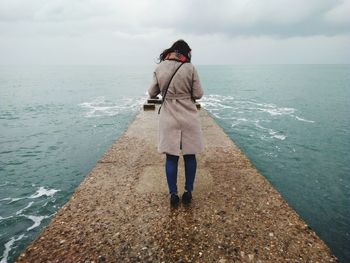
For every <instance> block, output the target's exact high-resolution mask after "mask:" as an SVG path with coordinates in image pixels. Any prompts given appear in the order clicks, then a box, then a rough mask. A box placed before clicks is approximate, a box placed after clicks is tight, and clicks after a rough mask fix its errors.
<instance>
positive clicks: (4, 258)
mask: <svg viewBox="0 0 350 263" xmlns="http://www.w3.org/2000/svg"><path fill="white" fill-rule="evenodd" d="M23 237H25V235H24V234H21V235H19V236H18V237H17V238H15V237H11V239H10V240H9V241H8V242H7V243H5V250H4V253H3V254H2V259H1V261H0V263H7V262H8V261H7V259H8V256H9V253H10V251H11V249H12V246H13V244H14V243H15V242H16V241H19V240H21V239H22V238H23Z"/></svg>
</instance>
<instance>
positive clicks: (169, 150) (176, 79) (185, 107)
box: [148, 40, 204, 206]
mask: <svg viewBox="0 0 350 263" xmlns="http://www.w3.org/2000/svg"><path fill="white" fill-rule="evenodd" d="M169 83H170V84H169ZM148 93H149V96H150V97H151V98H154V97H156V96H157V95H158V94H159V93H160V94H161V95H162V97H163V104H162V105H161V109H160V116H159V132H158V152H159V153H164V154H166V162H165V172H166V178H167V182H168V187H169V192H170V203H171V205H173V206H176V205H177V204H178V203H179V202H180V198H179V196H178V191H177V168H178V160H179V155H180V152H181V150H182V154H183V158H184V163H185V180H186V182H185V192H184V193H183V195H182V202H183V203H185V204H188V203H190V202H191V199H192V191H193V184H194V180H195V175H196V169H197V161H196V155H195V154H197V153H200V152H202V151H203V150H204V144H203V136H202V131H201V126H200V120H199V114H198V111H197V107H196V105H195V99H200V98H201V97H202V96H203V90H202V87H201V84H200V81H199V77H198V73H197V71H196V69H195V67H194V66H193V65H192V64H191V48H190V47H189V45H188V44H187V43H186V42H185V41H184V40H178V41H176V42H175V43H174V44H173V45H172V46H171V47H170V48H168V49H165V50H164V51H163V52H162V53H161V54H160V56H159V65H158V67H157V68H156V69H155V72H154V75H153V81H152V84H151V86H150V88H149V89H148ZM164 96H165V98H164Z"/></svg>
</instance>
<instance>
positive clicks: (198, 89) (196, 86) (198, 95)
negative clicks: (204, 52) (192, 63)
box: [192, 67, 203, 100]
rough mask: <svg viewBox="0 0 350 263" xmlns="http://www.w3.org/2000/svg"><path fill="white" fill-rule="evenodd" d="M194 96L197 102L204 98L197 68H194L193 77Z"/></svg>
mask: <svg viewBox="0 0 350 263" xmlns="http://www.w3.org/2000/svg"><path fill="white" fill-rule="evenodd" d="M192 95H193V97H194V99H196V100H197V99H200V98H202V96H203V89H202V85H201V82H200V80H199V76H198V72H197V70H196V68H195V67H193V75H192Z"/></svg>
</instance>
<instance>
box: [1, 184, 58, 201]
mask: <svg viewBox="0 0 350 263" xmlns="http://www.w3.org/2000/svg"><path fill="white" fill-rule="evenodd" d="M58 191H60V190H56V189H46V188H45V187H43V186H40V187H39V189H38V190H37V191H36V192H35V193H34V194H32V195H31V196H25V197H5V198H3V199H0V201H10V202H8V203H7V204H11V203H13V202H16V201H18V200H22V199H27V198H30V199H33V198H38V197H41V196H47V197H50V196H53V195H54V194H55V193H57V192H58Z"/></svg>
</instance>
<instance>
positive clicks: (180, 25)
mask: <svg viewBox="0 0 350 263" xmlns="http://www.w3.org/2000/svg"><path fill="white" fill-rule="evenodd" d="M180 38H181V39H184V40H186V41H187V42H188V43H189V45H190V46H191V48H192V50H193V51H192V52H193V54H192V55H193V62H194V63H195V64H261V63H263V64H269V63H283V64H288V63H350V0H216V1H214V0H213V1H209V0H176V1H169V0H125V1H122V0H0V64H153V63H154V62H155V61H156V58H157V56H159V53H160V52H161V51H162V50H163V49H165V48H167V47H169V46H170V45H171V44H172V43H173V42H174V41H175V40H177V39H180Z"/></svg>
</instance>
